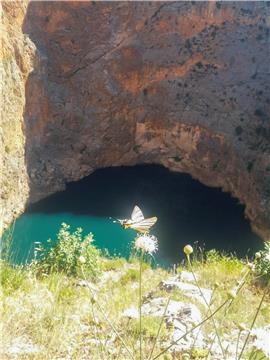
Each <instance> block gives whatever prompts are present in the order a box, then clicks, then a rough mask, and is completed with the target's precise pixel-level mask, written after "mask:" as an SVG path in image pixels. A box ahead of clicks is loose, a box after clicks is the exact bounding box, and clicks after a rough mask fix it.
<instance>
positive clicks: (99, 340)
mask: <svg viewBox="0 0 270 360" xmlns="http://www.w3.org/2000/svg"><path fill="white" fill-rule="evenodd" d="M149 239H150V240H151V238H150V237H149V238H148V240H149ZM139 240H140V242H139V241H138V238H136V241H135V246H136V244H137V249H136V250H139V254H140V256H139V257H137V258H136V257H135V256H133V257H132V259H131V260H130V261H128V260H125V259H123V258H119V257H111V258H110V257H108V256H107V257H105V256H104V255H103V256H101V254H100V251H98V250H97V249H96V248H95V246H94V244H93V236H92V235H91V234H89V235H88V236H86V237H82V231H81V229H77V230H76V231H75V232H73V233H72V232H70V229H69V226H68V225H66V224H64V225H62V227H61V229H60V231H59V233H58V235H57V242H56V243H55V245H54V246H53V247H52V248H51V249H50V250H43V249H42V248H41V247H40V246H38V247H37V248H36V251H37V254H36V258H35V260H34V261H33V262H32V263H31V264H29V265H26V266H24V267H23V266H11V265H9V264H8V262H7V261H6V260H2V261H1V285H2V287H1V288H2V293H1V302H2V314H1V322H2V334H3V339H2V352H3V354H2V355H1V359H2V358H3V359H14V358H16V359H19V360H21V359H33V360H41V359H44V360H45V359H46V360H47V359H59V360H60V359H74V360H83V359H91V360H92V359H93V360H102V359H104V360H108V359H121V360H127V359H136V360H137V359H148V358H149V356H150V354H152V355H151V359H156V358H159V359H164V360H165V359H167V360H170V359H171V360H172V359H193V360H195V359H208V360H210V359H216V358H214V357H211V356H212V355H211V356H210V353H209V349H210V347H211V343H210V344H209V345H208V347H205V346H204V347H201V346H200V344H197V343H196V339H195V341H194V344H193V346H191V348H190V349H186V350H183V351H182V352H181V353H179V352H178V353H177V354H174V353H173V352H171V351H170V350H171V349H172V345H173V343H172V340H170V339H172V333H173V329H172V327H171V326H168V324H166V321H165V317H164V316H163V317H162V316H161V317H155V316H149V315H145V314H142V316H141V317H140V310H141V307H140V306H139V303H140V304H141V305H142V304H146V303H148V302H149V301H151V299H153V298H165V299H168V304H169V303H170V301H172V300H175V301H181V302H184V303H186V304H189V303H193V304H195V305H196V306H197V307H198V309H199V310H200V312H201V314H202V319H203V321H202V323H201V324H200V326H199V327H198V326H197V327H198V328H199V330H200V331H203V332H205V333H207V334H208V333H211V332H212V333H213V334H214V336H215V338H218V339H221V341H223V339H224V338H225V337H226V336H231V334H233V333H234V332H236V333H237V332H239V334H240V335H241V334H242V332H243V334H244V340H245V339H246V345H245V347H243V343H244V341H242V342H241V344H240V343H239V348H238V355H236V357H235V359H236V360H240V358H241V359H250V360H254V359H257V360H259V359H261V360H265V359H267V357H266V356H265V355H263V353H262V352H261V351H259V350H257V349H254V348H252V347H251V346H249V343H250V341H251V336H247V335H246V334H249V333H248V332H246V333H245V332H244V331H245V330H244V329H245V328H247V329H250V330H252V328H255V327H256V328H257V327H265V326H267V325H268V324H269V323H270V292H269V264H270V261H269V262H267V259H268V255H269V248H270V247H269V243H266V244H265V249H264V250H262V251H261V252H260V255H258V254H256V259H255V260H254V263H252V264H251V263H249V262H247V261H246V260H245V261H244V260H239V259H237V258H236V257H234V256H227V255H225V254H220V253H218V252H217V251H215V250H212V251H210V252H208V253H205V252H203V251H201V250H200V249H199V250H197V251H196V252H195V253H194V252H193V249H192V248H191V247H190V248H191V249H190V248H186V249H188V250H187V252H186V250H185V253H186V256H187V261H186V263H182V264H181V265H180V266H178V267H177V271H176V272H177V273H181V272H182V271H183V270H185V271H187V270H188V271H189V273H190V274H193V275H194V277H195V278H196V275H199V276H198V279H197V280H196V281H195V280H194V282H193V284H195V285H196V286H197V288H198V289H200V290H201V289H203V288H207V289H212V290H213V294H212V299H211V303H210V305H208V306H205V305H204V304H202V303H198V302H197V301H196V299H195V298H190V297H189V296H188V294H186V293H185V292H184V291H181V290H177V289H173V290H172V291H170V292H169V293H168V292H167V291H166V290H164V288H161V287H160V286H159V285H160V283H161V282H162V281H164V280H166V279H168V278H170V277H172V276H173V275H175V274H174V273H173V272H172V270H170V269H162V268H155V269H153V268H151V266H150V265H149V263H148V262H146V260H145V259H146V258H145V256H144V255H145V253H144V250H143V249H144V248H143V246H144V245H145V243H143V241H147V236H146V237H145V235H144V237H143V236H141V238H140V237H139ZM142 240H143V241H142ZM150 240H149V241H150ZM154 245H155V246H156V243H155V244H154ZM147 246H148V249H150V247H149V243H148V244H147ZM145 249H147V247H145ZM155 249H156V248H155ZM179 257H180V254H179ZM260 279H261V280H262V281H260ZM139 295H140V296H139ZM166 301H167V300H166ZM127 309H134V310H132V311H130V312H127ZM136 311H137V312H136ZM129 314H130V315H129ZM140 338H141V341H142V342H141V344H140ZM18 343H19V345H18ZM18 349H20V351H19V350H18ZM16 351H17V352H16ZM241 351H242V353H241ZM224 352H225V355H226V349H224ZM239 356H240V357H239ZM223 358H224V357H222V355H220V359H223ZM225 358H226V357H225Z"/></svg>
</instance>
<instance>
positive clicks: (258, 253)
mask: <svg viewBox="0 0 270 360" xmlns="http://www.w3.org/2000/svg"><path fill="white" fill-rule="evenodd" d="M261 257H262V254H261V253H260V252H259V251H257V252H256V253H255V259H260V258H261Z"/></svg>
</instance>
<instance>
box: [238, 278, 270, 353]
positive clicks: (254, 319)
mask: <svg viewBox="0 0 270 360" xmlns="http://www.w3.org/2000/svg"><path fill="white" fill-rule="evenodd" d="M269 285H270V279H269V281H268V283H267V284H266V287H265V289H264V292H263V296H262V298H261V301H260V304H259V306H258V308H257V310H256V313H255V316H254V318H253V321H252V323H251V326H250V329H249V332H248V334H247V336H246V339H245V342H244V345H243V347H242V350H241V353H240V355H239V357H238V360H240V359H241V357H242V355H243V352H244V350H245V347H246V345H247V342H248V339H249V336H250V333H251V330H252V329H253V326H254V324H255V322H256V320H257V317H258V315H259V312H260V310H261V307H262V304H263V302H264V298H265V296H266V294H267V290H268V287H269Z"/></svg>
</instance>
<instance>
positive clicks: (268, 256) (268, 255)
mask: <svg viewBox="0 0 270 360" xmlns="http://www.w3.org/2000/svg"><path fill="white" fill-rule="evenodd" d="M265 259H266V260H268V261H270V250H269V253H268V254H267V255H266V257H265Z"/></svg>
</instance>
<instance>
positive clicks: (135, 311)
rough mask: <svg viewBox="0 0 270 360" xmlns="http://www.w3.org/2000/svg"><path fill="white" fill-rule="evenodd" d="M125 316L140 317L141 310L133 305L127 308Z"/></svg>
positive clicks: (130, 317)
mask: <svg viewBox="0 0 270 360" xmlns="http://www.w3.org/2000/svg"><path fill="white" fill-rule="evenodd" d="M123 316H125V317H127V318H129V319H138V318H139V312H138V309H136V308H134V307H131V308H129V309H126V310H125V311H124V312H123Z"/></svg>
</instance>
